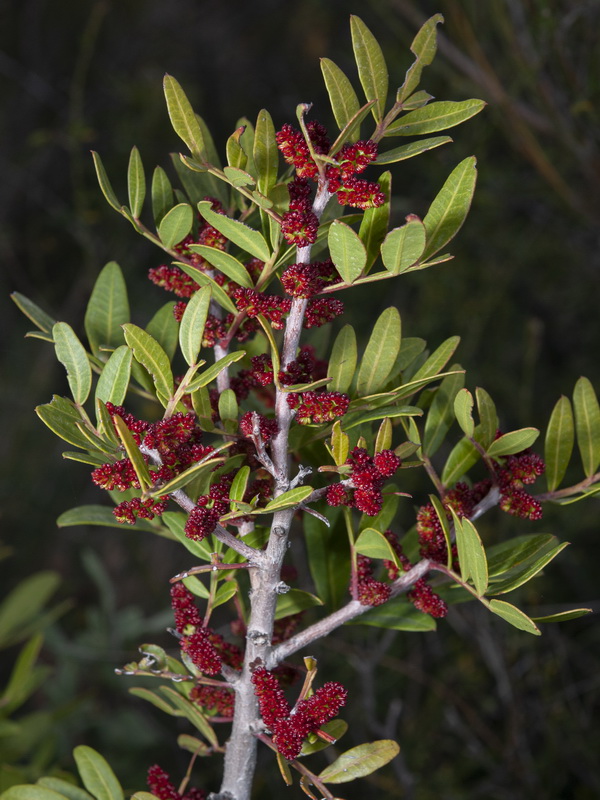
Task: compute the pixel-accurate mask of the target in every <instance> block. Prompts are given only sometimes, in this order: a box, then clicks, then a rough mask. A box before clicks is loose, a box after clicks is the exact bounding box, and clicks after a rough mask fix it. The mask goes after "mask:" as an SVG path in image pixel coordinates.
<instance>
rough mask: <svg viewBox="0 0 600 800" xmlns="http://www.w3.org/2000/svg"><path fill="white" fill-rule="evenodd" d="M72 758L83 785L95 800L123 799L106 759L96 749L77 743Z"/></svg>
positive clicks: (119, 785) (118, 784) (121, 790)
mask: <svg viewBox="0 0 600 800" xmlns="http://www.w3.org/2000/svg"><path fill="white" fill-rule="evenodd" d="M73 758H74V759H75V763H76V764H77V769H78V770H79V774H80V776H81V780H82V782H83V785H84V786H85V788H86V789H87V790H88V792H89V793H90V794H92V795H94V797H95V798H96V800H123V789H122V788H121V784H120V783H119V781H118V780H117V777H116V775H115V773H114V772H113V770H112V768H111V766H110V764H109V763H108V761H107V760H106V759H105V758H104V757H103V756H101V755H100V753H98V752H97V751H96V750H93V749H92V748H91V747H87V746H86V745H83V744H82V745H79V746H78V747H76V748H75V749H74V750H73Z"/></svg>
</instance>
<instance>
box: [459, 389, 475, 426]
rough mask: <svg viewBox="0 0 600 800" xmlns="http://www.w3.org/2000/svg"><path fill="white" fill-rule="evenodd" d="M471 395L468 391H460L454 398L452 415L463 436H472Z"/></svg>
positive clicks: (473, 424)
mask: <svg viewBox="0 0 600 800" xmlns="http://www.w3.org/2000/svg"><path fill="white" fill-rule="evenodd" d="M473 405H474V401H473V395H472V394H471V392H470V391H469V390H468V389H461V390H460V392H458V394H457V395H456V397H455V398H454V414H455V416H456V419H457V421H458V424H459V425H460V427H461V428H462V431H463V433H464V434H465V436H473V432H474V430H475V422H474V420H473Z"/></svg>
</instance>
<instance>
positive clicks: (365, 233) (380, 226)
mask: <svg viewBox="0 0 600 800" xmlns="http://www.w3.org/2000/svg"><path fill="white" fill-rule="evenodd" d="M377 183H378V184H379V188H380V189H381V191H382V192H383V194H384V196H385V198H386V200H385V203H384V204H383V205H381V206H379V208H367V209H366V210H365V212H364V214H363V218H362V221H361V223H360V228H359V231H358V235H359V238H360V240H361V242H362V243H363V244H364V246H365V249H366V251H367V265H366V266H367V270H369V269H371V267H372V266H373V264H374V263H375V260H376V259H377V257H378V255H379V249H380V247H381V245H382V243H383V240H384V239H385V236H386V233H387V230H388V227H389V224H390V197H391V193H392V173H391V172H384V173H383V175H381V176H380V177H379V180H378V181H377Z"/></svg>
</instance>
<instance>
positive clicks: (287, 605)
mask: <svg viewBox="0 0 600 800" xmlns="http://www.w3.org/2000/svg"><path fill="white" fill-rule="evenodd" d="M322 605H323V601H322V600H321V599H320V598H319V597H317V596H316V595H315V594H311V593H310V592H303V591H302V590H301V589H290V590H289V592H286V593H285V594H280V595H279V596H278V597H277V609H276V611H275V619H283V618H284V617H289V616H290V615H291V614H297V613H298V612H299V611H305V610H306V609H307V608H313V607H314V606H322Z"/></svg>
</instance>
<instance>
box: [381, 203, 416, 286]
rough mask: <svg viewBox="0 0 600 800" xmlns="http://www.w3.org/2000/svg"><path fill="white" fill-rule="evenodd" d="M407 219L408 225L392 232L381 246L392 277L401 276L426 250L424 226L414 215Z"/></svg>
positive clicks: (383, 258)
mask: <svg viewBox="0 0 600 800" xmlns="http://www.w3.org/2000/svg"><path fill="white" fill-rule="evenodd" d="M406 219H407V222H406V225H403V226H402V227H401V228H394V229H393V230H391V231H390V232H389V233H388V235H387V236H386V237H385V239H384V241H383V243H382V245H381V260H382V261H383V266H384V267H385V268H386V269H387V271H388V272H391V273H392V275H399V274H400V273H401V272H405V271H406V270H407V269H408V268H409V267H412V265H413V264H416V263H417V261H418V260H419V259H420V258H421V256H422V255H423V251H424V250H425V226H424V224H423V223H422V222H421V220H420V219H419V218H418V217H415V215H414V214H409V215H408V217H407V218H406Z"/></svg>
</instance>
